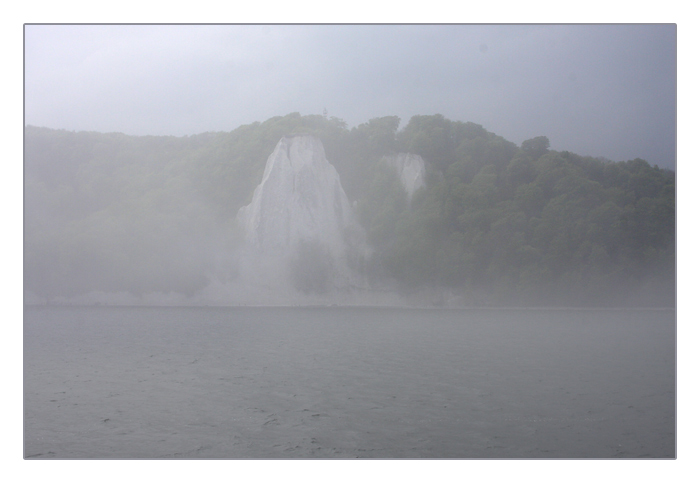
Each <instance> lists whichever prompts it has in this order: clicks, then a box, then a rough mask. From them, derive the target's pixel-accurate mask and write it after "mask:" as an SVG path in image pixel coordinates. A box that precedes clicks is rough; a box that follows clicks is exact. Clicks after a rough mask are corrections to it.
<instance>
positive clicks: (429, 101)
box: [25, 25, 676, 167]
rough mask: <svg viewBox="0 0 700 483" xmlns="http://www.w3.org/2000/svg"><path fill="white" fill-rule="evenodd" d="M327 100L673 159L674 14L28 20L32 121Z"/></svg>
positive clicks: (89, 124) (129, 118) (374, 113)
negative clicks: (427, 21) (481, 19)
mask: <svg viewBox="0 0 700 483" xmlns="http://www.w3.org/2000/svg"><path fill="white" fill-rule="evenodd" d="M324 108H325V109H327V111H328V114H329V116H336V117H339V118H341V119H343V120H345V121H346V122H347V123H348V125H349V126H355V125H357V124H359V123H362V122H365V121H368V120H369V119H371V118H373V117H379V116H386V115H398V116H399V117H401V119H402V125H403V124H405V123H406V122H408V120H409V119H410V117H411V116H412V115H415V114H436V113H440V114H443V115H444V116H445V117H447V118H449V119H452V120H460V121H471V122H475V123H478V124H481V125H483V126H484V127H485V128H486V129H488V130H489V131H492V132H495V133H496V134H499V135H501V136H503V137H505V138H506V139H508V140H510V141H513V142H516V143H518V144H519V143H521V142H522V141H523V140H525V139H528V138H531V137H534V136H540V135H544V136H547V137H549V139H550V142H551V146H552V148H554V149H558V150H569V151H572V152H575V153H578V154H584V155H592V156H604V157H607V158H610V159H613V160H616V161H621V160H627V159H633V158H636V157H641V158H644V159H646V160H648V161H649V162H650V163H651V164H658V165H659V166H665V167H674V166H675V137H676V127H675V123H676V27H675V25H543V26H535V25H496V26H489V25H477V26H475V25H454V26H445V25H433V26H418V25H393V26H391V25H384V26H370V25H364V26H350V25H336V26H334V25H323V26H309V25H276V26H274V25H270V26H268V25H232V26H202V25H200V26H137V25H130V26H67V25H66V26H61V25H57V26H51V25H46V26H42V25H28V26H26V27H25V121H26V124H32V125H37V126H47V127H51V128H62V129H68V130H92V131H101V132H111V131H119V132H124V133H127V134H154V135H163V134H168V135H177V136H180V135H185V134H197V133H201V132H205V131H230V130H233V129H235V128H236V127H238V126H240V125H241V124H248V123H251V122H254V121H264V120H266V119H268V118H270V117H272V116H277V115H285V114H288V113H290V112H295V111H297V112H300V113H301V114H321V113H322V112H323V110H324Z"/></svg>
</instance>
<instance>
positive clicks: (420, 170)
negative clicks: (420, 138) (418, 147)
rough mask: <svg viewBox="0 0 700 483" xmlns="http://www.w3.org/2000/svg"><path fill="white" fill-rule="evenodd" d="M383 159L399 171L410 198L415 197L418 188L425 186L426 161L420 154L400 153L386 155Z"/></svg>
mask: <svg viewBox="0 0 700 483" xmlns="http://www.w3.org/2000/svg"><path fill="white" fill-rule="evenodd" d="M383 159H384V161H385V162H386V163H388V164H389V166H392V167H394V168H395V169H396V171H397V172H398V174H399V179H401V183H402V184H403V187H404V188H405V189H406V192H407V193H408V199H411V198H412V197H413V194H414V193H415V192H416V190H417V189H418V188H420V187H422V186H425V162H424V161H423V158H422V157H421V156H419V155H418V154H410V153H399V154H393V155H390V156H384V158H383Z"/></svg>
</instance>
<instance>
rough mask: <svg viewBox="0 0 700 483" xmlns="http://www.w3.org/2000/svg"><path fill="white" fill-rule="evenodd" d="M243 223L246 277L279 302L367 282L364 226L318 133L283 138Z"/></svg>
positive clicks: (241, 213)
mask: <svg viewBox="0 0 700 483" xmlns="http://www.w3.org/2000/svg"><path fill="white" fill-rule="evenodd" d="M238 221H239V223H240V224H241V226H242V227H243V230H244V234H245V247H244V250H243V255H242V258H241V276H242V278H243V280H245V281H246V283H248V285H249V286H250V287H257V288H256V290H263V291H264V290H265V289H269V290H270V291H271V292H273V293H274V298H276V299H278V300H279V299H280V298H284V297H288V298H290V299H291V298H293V295H294V293H295V292H296V293H302V294H307V295H309V294H311V295H319V296H323V295H330V294H332V293H334V292H337V291H339V290H341V291H342V290H347V289H348V288H351V287H353V286H357V285H358V284H361V283H362V282H361V280H360V279H361V277H360V276H359V274H358V265H360V264H361V262H362V258H363V257H364V256H365V255H366V253H367V248H366V245H365V243H364V231H363V230H362V228H361V227H360V226H359V225H358V224H357V223H356V222H355V219H354V216H353V212H352V208H351V206H350V203H349V202H348V198H347V196H346V194H345V191H344V190H343V187H342V186H341V184H340V177H339V176H338V172H337V171H336V170H335V168H334V167H333V166H332V165H331V164H330V163H329V162H328V160H327V159H326V155H325V151H324V149H323V144H322V143H321V141H320V140H319V139H318V138H316V137H314V136H310V135H296V136H285V137H283V138H282V139H280V141H279V143H277V146H276V147H275V150H274V152H273V153H272V154H271V155H270V157H269V158H268V160H267V165H266V166H265V173H264V174H263V178H262V182H261V183H260V185H258V187H257V188H256V189H255V192H254V194H253V199H252V202H251V203H250V204H249V205H248V206H245V207H243V208H241V210H240V211H239V213H238ZM285 294H286V295H285ZM269 296H271V297H272V296H273V294H269Z"/></svg>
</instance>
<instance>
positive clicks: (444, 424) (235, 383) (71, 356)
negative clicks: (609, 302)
mask: <svg viewBox="0 0 700 483" xmlns="http://www.w3.org/2000/svg"><path fill="white" fill-rule="evenodd" d="M675 315H676V314H675V311H673V310H665V311H664V310H661V311H658V310H657V311H654V310H650V311H642V310H640V311H634V310H475V309H467V310H415V309H414V310H402V309H376V308H144V307H140V308H137V307H101V308H100V307H94V308H93V307H28V308H27V309H26V311H25V321H24V355H25V366H24V398H25V402H24V412H25V422H24V427H25V434H24V438H25V441H24V447H25V457H26V458H30V459H34V458H39V459H42V458H129V459H132V458H188V459H192V458H357V457H359V458H672V457H675V452H676V449H675V356H676V355H675V334H676V332H675Z"/></svg>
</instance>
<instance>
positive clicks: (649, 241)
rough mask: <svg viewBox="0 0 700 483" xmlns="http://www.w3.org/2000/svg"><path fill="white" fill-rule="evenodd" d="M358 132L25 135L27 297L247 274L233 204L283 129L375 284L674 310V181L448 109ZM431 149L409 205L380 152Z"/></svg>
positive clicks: (272, 127)
mask: <svg viewBox="0 0 700 483" xmlns="http://www.w3.org/2000/svg"><path fill="white" fill-rule="evenodd" d="M398 127H399V119H398V118H397V117H392V116H390V117H384V118H377V119H372V120H370V121H368V122H367V123H365V124H361V125H359V126H357V127H355V128H352V129H348V127H347V126H346V124H345V123H344V122H343V121H342V120H340V119H337V118H325V117H323V116H301V115H299V114H296V113H294V114H289V115H287V116H284V117H275V118H272V119H269V120H267V121H265V122H263V123H253V124H250V125H245V126H241V127H239V128H238V129H236V130H234V131H231V132H218V133H204V134H200V135H196V136H189V137H180V138H176V137H152V136H145V137H137V136H126V135H123V134H115V133H110V134H101V133H93V132H77V133H76V132H68V131H62V130H52V129H46V128H38V127H32V126H28V127H26V129H25V160H24V161H25V207H24V209H25V253H24V257H25V290H26V291H28V292H31V293H33V294H35V295H36V296H38V297H42V298H45V299H51V298H53V297H70V296H73V295H77V294H81V293H86V292H90V291H103V292H130V293H132V294H135V295H139V294H145V293H149V292H164V293H167V292H178V293H182V294H186V295H191V294H194V293H196V292H197V291H198V290H200V289H202V288H203V287H205V286H206V285H207V284H208V283H210V282H211V281H212V280H219V281H221V282H224V283H225V282H226V281H227V280H231V279H233V278H235V277H236V266H235V263H234V262H233V260H234V257H233V253H234V252H235V249H236V245H237V243H238V239H239V237H240V233H239V231H238V228H237V226H236V223H235V217H236V213H237V211H238V209H239V208H240V207H242V206H244V205H245V204H247V203H249V201H250V199H251V197H252V193H253V190H254V189H255V186H256V185H257V184H258V183H259V182H260V180H261V177H262V173H263V170H264V167H265V161H266V159H267V157H268V156H269V155H270V153H271V152H272V150H273V149H274V147H275V145H276V143H277V142H278V141H279V139H280V138H281V137H282V136H283V135H285V134H292V133H300V132H306V133H311V134H315V135H317V136H318V137H319V138H320V139H321V140H322V141H323V144H324V147H325V150H326V155H327V158H328V159H329V160H330V162H331V163H333V165H334V166H335V167H336V169H337V170H338V172H339V174H340V177H341V182H342V184H343V187H344V189H345V191H346V193H347V195H348V197H349V199H350V202H351V203H353V204H354V206H355V209H356V214H357V216H358V219H359V221H360V223H361V224H362V225H363V226H364V228H365V229H366V231H367V237H368V241H369V243H370V245H371V246H372V247H373V249H374V254H373V255H372V257H373V259H372V260H370V261H369V263H367V267H368V268H367V273H366V275H367V277H368V278H369V279H370V280H372V281H375V282H377V283H380V282H381V283H382V284H383V285H384V286H386V284H387V283H389V282H391V283H392V284H393V285H394V286H395V287H396V289H397V290H399V291H400V292H402V293H404V294H409V295H410V294H412V293H417V292H420V291H421V290H424V289H426V287H433V288H435V287H437V288H439V289H440V290H443V291H444V292H445V293H450V294H457V295H459V296H460V297H462V298H463V300H464V301H465V303H467V304H476V305H482V304H487V305H582V306H589V305H603V306H605V305H626V304H633V303H641V304H644V305H664V306H673V305H674V304H675V173H674V172H673V171H670V170H664V169H659V168H658V167H656V166H654V167H651V166H649V164H648V163H647V162H646V161H643V160H641V159H635V160H631V161H626V162H611V161H608V160H603V159H594V158H591V157H583V156H579V155H576V154H574V153H569V152H566V151H563V152H559V151H554V150H551V149H549V141H548V139H547V138H546V137H544V136H542V137H537V138H534V139H530V140H527V141H525V142H523V143H522V145H521V146H517V145H516V144H514V143H512V142H509V141H507V140H505V139H503V138H502V137H500V136H497V135H496V134H493V133H490V132H488V131H486V130H485V129H484V128H483V127H481V126H479V125H476V124H473V123H469V122H460V121H450V120H448V119H445V118H444V117H443V116H441V115H434V116H414V117H413V118H411V119H410V121H409V122H408V123H407V124H406V126H405V127H404V128H402V129H401V130H399V129H398ZM396 152H411V153H416V154H420V155H421V156H422V157H423V158H424V160H425V162H426V169H427V175H426V176H427V179H426V187H425V188H422V189H420V190H419V191H418V192H417V193H416V194H415V196H413V198H412V199H411V200H410V201H409V199H408V197H407V195H406V193H405V191H404V190H403V188H402V185H401V183H400V181H399V179H398V176H397V175H396V173H395V172H394V171H393V170H392V169H391V168H389V166H387V165H386V164H385V163H382V162H381V161H380V160H381V158H382V156H384V155H386V154H391V153H396Z"/></svg>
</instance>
